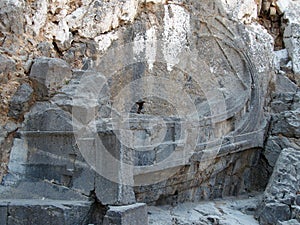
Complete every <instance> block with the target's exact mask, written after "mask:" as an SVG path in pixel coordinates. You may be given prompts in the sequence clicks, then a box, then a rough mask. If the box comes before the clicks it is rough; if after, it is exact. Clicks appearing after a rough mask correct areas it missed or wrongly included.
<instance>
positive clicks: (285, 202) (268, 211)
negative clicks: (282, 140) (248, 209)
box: [256, 148, 300, 225]
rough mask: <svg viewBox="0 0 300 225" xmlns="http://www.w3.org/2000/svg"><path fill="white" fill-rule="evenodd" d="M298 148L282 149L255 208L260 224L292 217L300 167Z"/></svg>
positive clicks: (273, 222)
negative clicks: (262, 195)
mask: <svg viewBox="0 0 300 225" xmlns="http://www.w3.org/2000/svg"><path fill="white" fill-rule="evenodd" d="M299 158H300V155H299V150H295V149H292V148H286V149H284V150H282V152H281V154H280V156H279V158H278V160H277V162H276V165H275V167H274V171H273V174H272V176H271V178H270V180H269V183H268V186H267V188H266V190H265V193H264V197H263V199H262V202H261V203H260V205H259V207H258V210H257V214H256V215H257V217H258V219H259V221H260V223H261V224H263V225H264V224H276V223H278V222H279V221H287V220H290V219H292V218H291V215H292V213H293V212H297V209H296V208H295V209H296V210H293V207H291V206H293V205H294V204H295V199H296V193H297V192H298V190H299V185H300V177H299V175H298V173H297V171H299V169H300V163H299Z"/></svg>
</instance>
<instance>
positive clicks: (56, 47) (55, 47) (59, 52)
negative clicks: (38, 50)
mask: <svg viewBox="0 0 300 225" xmlns="http://www.w3.org/2000/svg"><path fill="white" fill-rule="evenodd" d="M52 45H53V48H54V50H55V51H56V52H57V53H58V55H59V56H61V57H62V56H63V53H62V51H61V50H60V49H59V47H58V46H57V44H56V42H55V41H53V42H52Z"/></svg>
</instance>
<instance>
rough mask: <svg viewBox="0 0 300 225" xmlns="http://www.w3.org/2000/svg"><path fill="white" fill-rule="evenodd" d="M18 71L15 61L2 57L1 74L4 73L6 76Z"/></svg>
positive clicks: (0, 56) (0, 59) (0, 61)
mask: <svg viewBox="0 0 300 225" xmlns="http://www.w3.org/2000/svg"><path fill="white" fill-rule="evenodd" d="M14 71H16V63H15V61H14V60H12V59H10V58H8V57H6V56H4V55H2V54H1V55H0V73H3V74H4V75H6V76H7V75H8V73H10V72H14Z"/></svg>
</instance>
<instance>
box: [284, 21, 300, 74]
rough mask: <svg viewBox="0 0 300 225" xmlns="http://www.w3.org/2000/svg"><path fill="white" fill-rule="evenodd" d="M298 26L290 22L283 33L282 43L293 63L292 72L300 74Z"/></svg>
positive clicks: (299, 31)
mask: <svg viewBox="0 0 300 225" xmlns="http://www.w3.org/2000/svg"><path fill="white" fill-rule="evenodd" d="M299 37H300V24H298V23H294V22H291V23H290V24H289V25H288V26H287V28H286V29H285V31H284V43H285V46H286V48H287V49H288V52H289V56H290V57H291V59H292V62H293V71H294V73H295V74H296V75H297V76H298V75H299V74H300V60H299V58H300V53H299V48H300V41H299Z"/></svg>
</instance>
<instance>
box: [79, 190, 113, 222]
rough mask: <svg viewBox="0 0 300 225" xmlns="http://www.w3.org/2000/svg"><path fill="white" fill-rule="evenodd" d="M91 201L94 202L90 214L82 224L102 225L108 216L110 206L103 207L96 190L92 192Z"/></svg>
mask: <svg viewBox="0 0 300 225" xmlns="http://www.w3.org/2000/svg"><path fill="white" fill-rule="evenodd" d="M89 198H90V200H91V201H92V202H93V203H92V205H91V207H90V210H89V212H88V214H87V215H86V217H85V218H83V220H82V222H81V224H82V225H86V224H94V225H100V224H102V223H103V219H104V216H105V215H106V212H107V210H108V209H109V208H108V206H106V205H103V204H102V203H101V202H100V200H99V199H98V198H97V196H96V192H95V190H92V191H90V196H89Z"/></svg>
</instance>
